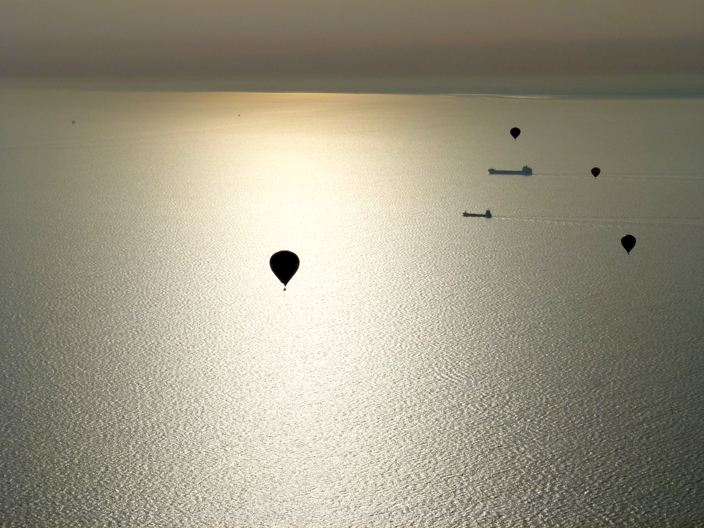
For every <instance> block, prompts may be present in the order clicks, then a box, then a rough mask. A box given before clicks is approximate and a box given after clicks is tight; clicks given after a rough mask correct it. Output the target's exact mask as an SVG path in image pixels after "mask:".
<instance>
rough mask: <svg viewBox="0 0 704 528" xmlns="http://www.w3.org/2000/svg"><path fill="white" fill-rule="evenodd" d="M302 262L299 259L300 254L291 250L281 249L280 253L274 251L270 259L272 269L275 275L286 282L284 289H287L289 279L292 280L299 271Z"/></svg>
mask: <svg viewBox="0 0 704 528" xmlns="http://www.w3.org/2000/svg"><path fill="white" fill-rule="evenodd" d="M300 263H301V261H300V260H299V259H298V255H296V254H295V253H292V252H291V251H279V252H278V253H274V254H273V255H272V256H271V258H270V259H269V266H271V271H273V272H274V275H276V276H277V277H278V279H279V280H280V281H281V282H282V283H283V284H284V291H286V285H287V284H288V281H290V280H291V278H292V277H293V276H294V275H295V274H296V272H297V271H298V266H299V265H300Z"/></svg>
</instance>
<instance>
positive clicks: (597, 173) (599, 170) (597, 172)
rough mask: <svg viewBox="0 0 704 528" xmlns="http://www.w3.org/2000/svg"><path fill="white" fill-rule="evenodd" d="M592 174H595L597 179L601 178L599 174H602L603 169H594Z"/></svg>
mask: <svg viewBox="0 0 704 528" xmlns="http://www.w3.org/2000/svg"><path fill="white" fill-rule="evenodd" d="M592 174H593V175H594V177H595V178H596V177H597V176H599V174H601V169H600V168H599V167H594V168H593V169H592Z"/></svg>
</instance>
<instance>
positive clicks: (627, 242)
mask: <svg viewBox="0 0 704 528" xmlns="http://www.w3.org/2000/svg"><path fill="white" fill-rule="evenodd" d="M621 245H622V246H623V249H625V250H626V252H627V253H628V254H629V255H630V254H631V250H632V249H633V248H634V247H635V245H636V237H634V236H633V235H626V236H625V237H623V238H622V239H621Z"/></svg>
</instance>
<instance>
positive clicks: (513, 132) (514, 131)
mask: <svg viewBox="0 0 704 528" xmlns="http://www.w3.org/2000/svg"><path fill="white" fill-rule="evenodd" d="M511 135H512V136H513V140H514V141H516V138H517V137H518V136H520V135H521V129H520V128H517V127H513V128H512V129H511Z"/></svg>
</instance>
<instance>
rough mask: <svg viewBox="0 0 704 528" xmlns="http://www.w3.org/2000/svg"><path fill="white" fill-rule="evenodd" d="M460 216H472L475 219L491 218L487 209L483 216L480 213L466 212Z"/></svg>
mask: <svg viewBox="0 0 704 528" xmlns="http://www.w3.org/2000/svg"><path fill="white" fill-rule="evenodd" d="M462 216H472V217H475V218H491V211H489V209H487V210H486V213H484V214H482V213H468V212H467V211H465V212H464V213H462Z"/></svg>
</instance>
